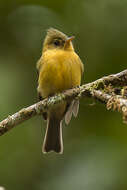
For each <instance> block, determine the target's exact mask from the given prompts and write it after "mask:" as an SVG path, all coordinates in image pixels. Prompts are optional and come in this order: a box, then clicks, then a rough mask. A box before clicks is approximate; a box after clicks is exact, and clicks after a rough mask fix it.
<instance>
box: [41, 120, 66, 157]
mask: <svg viewBox="0 0 127 190" xmlns="http://www.w3.org/2000/svg"><path fill="white" fill-rule="evenodd" d="M42 151H43V152H44V153H47V152H50V151H55V152H57V153H60V154H62V153H63V140H62V121H59V120H58V119H57V118H53V117H52V118H48V121H47V129H46V133H45V138H44V143H43V148H42Z"/></svg>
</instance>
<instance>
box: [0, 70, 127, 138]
mask: <svg viewBox="0 0 127 190" xmlns="http://www.w3.org/2000/svg"><path fill="white" fill-rule="evenodd" d="M125 85H127V70H124V71H122V72H120V73H117V74H114V75H109V76H106V77H102V78H100V79H98V80H96V81H94V82H91V83H88V84H85V85H82V86H79V87H76V88H73V89H69V90H67V91H65V92H63V93H61V94H58V95H55V96H53V97H50V98H46V99H44V100H43V101H40V102H38V103H36V104H34V105H31V106H29V107H27V108H23V109H21V110H20V111H18V112H17V113H15V114H13V115H11V116H10V115H9V116H8V117H7V118H6V119H4V120H3V121H1V122H0V135H3V134H5V133H6V132H7V131H9V130H10V129H12V128H13V127H15V126H17V125H18V124H20V123H22V122H23V121H26V120H28V119H30V118H31V117H33V116H36V115H39V114H42V112H45V111H47V110H48V109H49V108H50V107H52V106H54V105H55V104H59V102H61V101H64V100H67V101H71V100H73V99H75V98H81V97H90V98H92V99H96V100H98V101H100V102H102V103H104V104H107V109H113V110H117V111H120V112H122V113H123V119H124V120H125V121H126V122H127V96H126V93H127V92H126V91H127V90H126V87H125ZM116 86H117V88H118V87H120V89H119V90H118V91H117V90H116ZM118 92H119V95H118V94H117V93H118Z"/></svg>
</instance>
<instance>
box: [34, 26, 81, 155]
mask: <svg viewBox="0 0 127 190" xmlns="http://www.w3.org/2000/svg"><path fill="white" fill-rule="evenodd" d="M73 39H74V37H73V36H72V37H68V36H67V35H65V34H64V33H62V32H60V31H58V30H56V29H54V28H50V29H48V31H47V35H46V37H45V40H44V44H43V49H42V56H41V58H40V59H39V61H38V62H37V70H38V72H39V78H38V88H37V91H38V94H39V97H40V100H42V99H44V98H47V97H50V96H52V95H54V94H58V93H61V92H63V91H64V90H67V89H70V88H73V87H76V86H79V85H80V83H81V76H82V73H83V70H84V67H83V64H82V62H81V60H80V58H79V56H78V55H77V54H76V53H75V51H74V48H73V45H72V40H73ZM78 107H79V102H78V100H74V101H72V102H66V101H63V102H61V103H59V104H58V105H55V106H54V107H53V108H50V109H49V110H48V112H46V113H43V117H44V119H45V120H47V129H46V133H45V138H44V143H43V147H42V151H43V153H47V152H50V151H55V152H57V153H62V152H63V140H62V120H63V119H64V118H65V122H66V124H68V123H69V121H70V119H71V116H72V113H73V114H74V116H75V117H76V116H77V113H78Z"/></svg>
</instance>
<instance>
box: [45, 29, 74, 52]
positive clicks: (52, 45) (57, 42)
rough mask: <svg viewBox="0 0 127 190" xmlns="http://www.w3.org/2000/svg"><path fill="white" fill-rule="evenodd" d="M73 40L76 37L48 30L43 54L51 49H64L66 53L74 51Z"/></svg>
mask: <svg viewBox="0 0 127 190" xmlns="http://www.w3.org/2000/svg"><path fill="white" fill-rule="evenodd" d="M73 39H74V36H71V37H68V36H67V35H65V34H64V33H62V32H60V31H59V30H56V29H54V28H50V29H48V31H47V35H46V37H45V40H44V44H43V52H44V51H46V50H49V49H63V50H65V51H73V50H74V48H73V44H72V40H73Z"/></svg>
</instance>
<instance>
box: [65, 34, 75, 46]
mask: <svg viewBox="0 0 127 190" xmlns="http://www.w3.org/2000/svg"><path fill="white" fill-rule="evenodd" d="M74 38H75V37H74V36H71V37H68V38H67V40H66V42H65V45H64V49H66V48H68V47H69V45H70V42H71V41H72V40H73V39H74Z"/></svg>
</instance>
